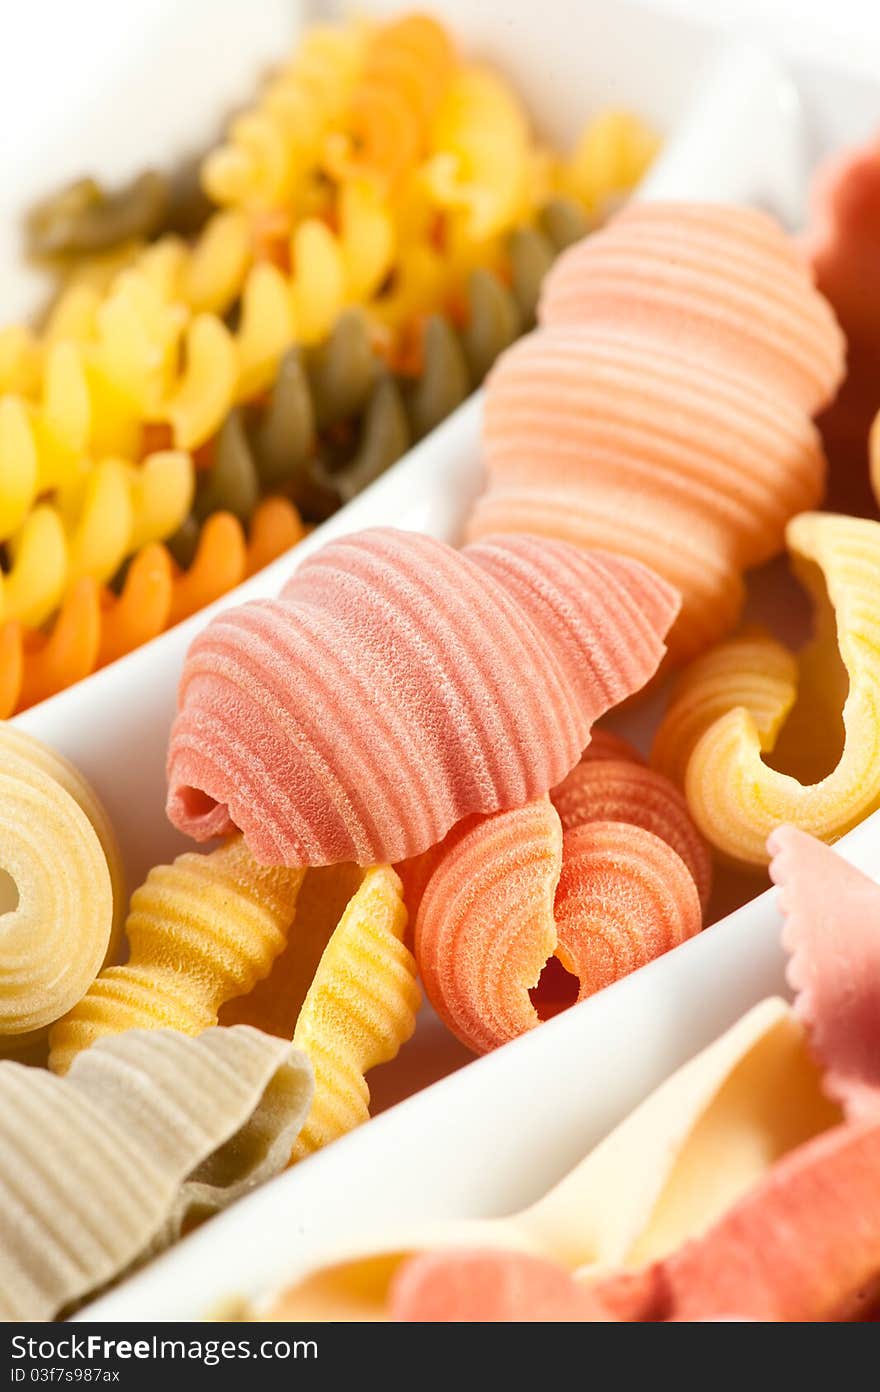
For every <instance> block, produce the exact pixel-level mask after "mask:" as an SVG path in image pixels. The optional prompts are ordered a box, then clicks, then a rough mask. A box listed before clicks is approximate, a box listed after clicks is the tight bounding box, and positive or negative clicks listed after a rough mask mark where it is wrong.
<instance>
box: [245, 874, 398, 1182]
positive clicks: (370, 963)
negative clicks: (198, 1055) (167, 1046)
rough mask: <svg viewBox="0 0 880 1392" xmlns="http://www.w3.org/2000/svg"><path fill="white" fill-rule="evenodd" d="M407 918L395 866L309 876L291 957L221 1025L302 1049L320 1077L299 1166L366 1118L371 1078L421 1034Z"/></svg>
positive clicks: (301, 1140)
mask: <svg viewBox="0 0 880 1392" xmlns="http://www.w3.org/2000/svg"><path fill="white" fill-rule="evenodd" d="M406 922H407V914H406V908H405V907H404V903H403V894H402V888H401V884H400V880H399V878H398V876H397V874H396V873H395V872H394V871H393V870H392V869H391V868H390V867H389V866H378V867H376V868H374V869H371V870H366V871H364V870H360V869H358V868H357V867H356V866H353V865H333V866H325V867H323V868H321V869H313V870H309V871H308V872H307V873H306V878H305V882H304V884H303V888H302V892H301V894H300V898H299V902H298V904H297V911H296V919H295V921H294V925H293V928H292V930H291V932H290V935H289V938H288V943H287V947H286V949H285V950H284V952H283V953H282V954H281V955H280V957H279V958H278V959H277V961H276V963H275V965H274V966H273V968H272V971H271V973H270V975H269V976H268V977H267V978H266V979H265V980H264V981H261V982H260V983H259V984H258V985H257V987H256V988H255V989H254V990H253V991H252V992H251V994H250V995H249V996H244V997H242V998H241V999H240V1000H236V1001H232V1002H230V1004H229V1005H228V1006H226V1007H225V1009H224V1010H223V1012H222V1013H221V1016H220V1019H221V1023H223V1024H239V1023H241V1024H249V1025H254V1026H255V1027H256V1028H257V1029H262V1030H266V1031H268V1032H269V1033H270V1034H280V1035H283V1036H285V1037H286V1038H289V1037H290V1035H291V1034H292V1035H293V1039H294V1042H295V1043H296V1044H299V1045H300V1047H301V1048H302V1049H304V1050H305V1052H306V1053H307V1054H308V1056H309V1058H310V1059H311V1060H312V1063H313V1065H314V1069H315V1101H314V1105H313V1108H312V1111H311V1113H310V1115H309V1119H308V1123H307V1125H306V1126H305V1128H304V1129H303V1132H302V1135H301V1136H300V1138H299V1140H298V1142H297V1147H296V1150H295V1151H294V1154H293V1157H292V1158H293V1159H294V1160H298V1159H301V1158H302V1157H303V1156H304V1155H308V1154H310V1153H311V1152H312V1151H314V1150H317V1149H319V1148H320V1147H321V1146H323V1145H326V1144H327V1143H328V1142H329V1141H332V1140H335V1139H336V1138H337V1137H339V1136H342V1135H344V1134H345V1133H346V1132H348V1131H350V1130H351V1129H352V1128H353V1127H355V1126H359V1125H360V1124H361V1122H363V1121H366V1120H367V1117H368V1116H369V1101H370V1091H369V1087H368V1085H367V1082H366V1079H365V1074H366V1073H367V1072H369V1070H370V1069H371V1068H375V1067H376V1066H377V1065H378V1064H380V1063H386V1062H388V1061H389V1060H390V1059H392V1058H394V1057H395V1056H396V1054H397V1052H398V1050H399V1049H400V1048H401V1046H402V1045H403V1044H405V1043H406V1041H407V1040H408V1039H409V1037H410V1035H411V1034H412V1032H413V1029H414V1028H415V1013H416V1011H417V1010H418V1007H419V1002H420V999H421V996H420V992H419V988H418V985H417V981H416V963H415V958H414V957H413V956H412V954H411V952H410V951H409V949H408V948H407V947H406V946H405V945H404V941H403V939H404V934H405V931H406Z"/></svg>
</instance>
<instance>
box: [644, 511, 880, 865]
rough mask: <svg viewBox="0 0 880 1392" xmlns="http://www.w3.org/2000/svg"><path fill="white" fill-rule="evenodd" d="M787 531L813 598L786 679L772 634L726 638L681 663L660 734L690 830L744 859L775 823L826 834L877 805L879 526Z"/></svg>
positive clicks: (840, 524)
mask: <svg viewBox="0 0 880 1392" xmlns="http://www.w3.org/2000/svg"><path fill="white" fill-rule="evenodd" d="M786 538H787V542H788V546H789V550H790V551H791V553H792V555H793V558H794V561H795V565H796V567H797V569H798V572H799V574H800V575H801V578H802V579H803V581H804V583H805V584H806V585H807V587H808V589H809V590H810V592H811V595H812V597H813V598H814V600H815V602H816V604H817V609H818V621H817V624H816V637H815V638H814V640H813V641H812V643H810V644H809V645H808V646H807V648H806V649H805V650H804V652H803V653H802V654H801V656H800V661H799V670H798V676H797V682H796V683H795V680H794V674H793V672H792V670H791V668H790V667H789V666H788V664H787V663H786V660H785V654H784V652H782V651H781V650H780V648H779V646H778V645H777V644H775V643H773V642H772V641H771V640H767V639H755V640H751V645H750V646H748V645H747V647H746V649H745V650H744V649H743V648H742V647H740V648H739V650H738V651H735V652H732V651H731V649H732V648H733V649H735V645H731V644H725V645H723V647H722V648H721V649H720V650H716V652H715V653H710V654H708V655H707V657H706V658H705V659H704V663H703V665H702V667H701V668H699V669H698V668H694V669H691V671H690V673H686V674H685V677H684V681H683V684H682V687H681V688H680V689H679V692H678V694H677V695H676V697H674V698H673V702H672V705H671V708H670V711H669V714H668V715H667V717H666V721H665V722H664V725H663V727H662V728H661V730H660V733H659V736H658V746H657V753H658V761H659V763H660V764H661V765H662V766H663V767H665V768H670V767H671V766H672V765H675V767H676V770H677V771H679V772H680V770H681V767H682V765H684V766H685V777H684V786H685V792H686V795H687V800H688V804H689V806H690V809H691V813H692V815H693V817H694V820H695V821H696V823H697V825H698V826H699V827H700V830H701V831H702V832H703V834H704V835H705V836H706V837H707V839H708V840H709V841H710V842H711V843H712V844H713V845H714V846H715V847H716V848H717V849H718V850H719V851H720V852H721V853H722V854H723V855H725V856H727V857H729V858H730V859H732V860H734V861H737V862H744V863H746V864H752V865H764V864H766V863H767V858H768V857H767V852H766V848H765V842H766V840H767V836H768V835H769V833H770V832H771V831H772V829H773V828H774V827H775V826H778V825H779V824H780V823H792V824H794V825H795V826H799V827H801V828H802V829H803V830H805V831H809V832H812V834H813V835H814V836H817V837H820V838H821V839H823V840H825V841H832V840H834V839H835V838H836V837H838V836H840V835H842V834H843V833H844V832H845V831H848V830H849V829H850V828H851V827H852V826H854V825H855V824H856V823H857V822H859V821H860V820H861V819H862V818H863V817H865V816H867V815H868V813H870V812H872V811H874V809H875V808H877V807H878V806H880V606H878V603H877V595H878V592H880V523H877V522H872V521H868V520H865V519H863V518H852V517H841V516H833V515H828V514H820V513H802V514H801V515H800V516H799V517H796V518H794V519H793V520H792V521H791V522H790V523H789V525H788V528H787V533H786ZM744 651H745V653H747V654H748V656H749V658H750V663H751V665H750V666H745V665H742V666H738V659H741V658H742V657H743V656H744ZM796 698H797V700H796V704H795V699H796ZM841 707H842V710H841ZM786 716H788V719H787V720H786ZM676 745H677V747H675V748H673V746H676ZM771 758H772V759H773V762H774V764H776V763H778V764H781V765H782V766H783V767H787V768H794V769H795V770H796V772H797V776H795V775H793V774H792V773H791V772H781V771H780V770H779V769H778V768H776V767H771V766H770V764H769V763H768V762H767V760H768V759H771ZM783 759H784V764H783ZM829 767H830V771H828V769H829ZM801 780H803V781H801Z"/></svg>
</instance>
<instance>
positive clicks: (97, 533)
mask: <svg viewBox="0 0 880 1392" xmlns="http://www.w3.org/2000/svg"><path fill="white" fill-rule="evenodd" d="M60 507H61V515H62V519H63V521H64V522H65V523H66V527H67V578H68V581H69V582H71V583H72V582H75V581H76V580H79V579H81V578H82V577H83V576H86V575H88V576H92V577H94V578H95V579H96V580H109V579H110V578H111V576H112V575H114V574H115V573H116V571H117V570H118V569H119V566H120V565H121V564H122V562H123V560H124V559H125V557H126V555H127V554H128V551H129V549H130V547H131V541H132V533H133V528H134V509H133V507H132V498H131V484H130V481H129V474H128V466H127V465H126V463H125V461H124V460H121V459H104V460H102V461H101V463H100V464H98V465H97V466H96V468H95V469H93V470H92V471H91V472H90V473H88V474H86V475H85V476H84V478H83V481H82V483H81V484H80V485H78V486H74V487H73V488H71V489H70V490H69V491H66V492H65V493H63V494H62V495H61V496H60Z"/></svg>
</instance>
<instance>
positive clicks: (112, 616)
mask: <svg viewBox="0 0 880 1392" xmlns="http://www.w3.org/2000/svg"><path fill="white" fill-rule="evenodd" d="M172 586H173V573H172V565H171V557H170V556H169V555H168V552H167V551H166V549H165V547H164V546H162V545H160V544H159V543H158V542H152V543H151V544H150V545H149V546H145V547H144V548H143V550H142V551H139V552H138V554H137V555H136V556H135V557H134V559H133V561H132V563H131V565H130V567H129V570H128V574H127V575H126V577H125V584H124V585H123V587H122V593H121V594H120V595H119V596H118V597H117V596H116V595H114V594H113V593H112V592H111V591H108V590H105V591H104V593H103V594H102V596H101V642H100V646H99V648H98V666H99V667H103V666H105V665H106V664H107V663H108V662H114V661H115V660H116V658H117V657H122V656H123V655H124V654H125V653H127V652H131V651H132V650H133V649H134V648H139V647H140V646H141V645H142V644H143V643H148V642H149V641H150V639H151V638H155V637H157V635H158V634H160V633H161V632H162V631H163V630H164V629H165V628H166V627H167V626H168V616H169V614H170V613H171V595H172Z"/></svg>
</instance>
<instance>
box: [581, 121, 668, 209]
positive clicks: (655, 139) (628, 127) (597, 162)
mask: <svg viewBox="0 0 880 1392" xmlns="http://www.w3.org/2000/svg"><path fill="white" fill-rule="evenodd" d="M659 148H660V139H659V136H658V135H657V134H656V132H655V131H653V130H652V129H651V127H650V126H648V125H647V124H646V123H645V122H644V121H642V120H640V119H639V117H638V116H636V115H634V113H633V112H631V111H620V110H617V109H615V108H611V109H609V110H607V111H600V112H599V114H598V115H597V116H595V117H594V118H593V120H592V121H590V122H589V123H588V125H587V126H586V129H585V130H584V131H583V133H582V135H581V137H580V139H579V140H578V143H577V145H576V147H575V149H574V152H573V153H572V155H571V158H570V159H569V160H568V161H566V164H565V166H564V169H563V172H562V180H561V182H562V187H563V188H564V189H565V191H566V192H567V193H569V194H571V195H572V197H574V198H576V199H577V200H578V202H579V203H582V204H583V205H584V207H585V208H587V209H588V210H589V211H595V210H599V209H601V207H602V205H603V203H605V202H606V201H607V200H608V199H609V198H613V197H614V196H615V195H618V196H619V195H621V194H624V193H628V192H630V190H631V189H634V188H635V186H636V185H637V184H638V183H639V181H640V180H641V179H642V178H643V177H644V175H645V173H646V172H647V170H648V168H649V167H650V165H651V163H652V162H653V160H654V158H655V156H656V155H657V152H658V150H659Z"/></svg>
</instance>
